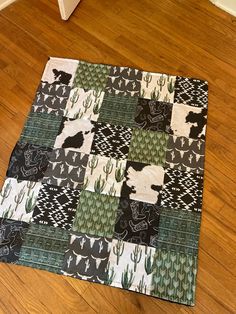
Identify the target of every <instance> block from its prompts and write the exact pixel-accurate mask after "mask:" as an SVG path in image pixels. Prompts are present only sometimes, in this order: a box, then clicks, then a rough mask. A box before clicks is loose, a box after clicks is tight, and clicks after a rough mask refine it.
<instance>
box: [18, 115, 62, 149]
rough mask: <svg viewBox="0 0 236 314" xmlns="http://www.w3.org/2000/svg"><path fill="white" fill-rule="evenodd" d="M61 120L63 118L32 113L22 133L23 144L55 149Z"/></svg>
mask: <svg viewBox="0 0 236 314" xmlns="http://www.w3.org/2000/svg"><path fill="white" fill-rule="evenodd" d="M61 120H62V117H61V116H55V115H50V114H47V113H39V112H37V113H32V112H31V113H30V115H29V117H28V119H27V121H26V123H25V126H24V129H23V132H22V133H21V137H20V140H21V142H26V143H30V144H37V145H39V146H40V145H41V146H45V147H53V146H54V142H55V139H56V137H57V134H58V130H59V128H60V124H61Z"/></svg>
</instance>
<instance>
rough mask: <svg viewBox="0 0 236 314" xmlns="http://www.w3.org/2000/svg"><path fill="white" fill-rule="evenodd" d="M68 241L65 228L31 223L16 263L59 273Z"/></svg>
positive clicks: (67, 232)
mask: <svg viewBox="0 0 236 314" xmlns="http://www.w3.org/2000/svg"><path fill="white" fill-rule="evenodd" d="M68 241H69V231H67V230H64V229H61V228H55V227H51V226H47V225H38V224H31V225H30V226H29V229H28V231H27V233H26V236H25V241H24V243H23V245H22V247H21V251H20V258H19V260H18V262H17V264H19V265H24V266H30V267H34V268H39V269H44V270H48V271H51V272H54V273H60V270H61V268H62V264H63V260H64V254H65V250H66V248H67V244H68Z"/></svg>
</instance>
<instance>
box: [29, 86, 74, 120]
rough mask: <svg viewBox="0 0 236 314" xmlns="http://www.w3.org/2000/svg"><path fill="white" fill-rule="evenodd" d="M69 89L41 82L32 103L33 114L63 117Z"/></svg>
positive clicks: (68, 87)
mask: <svg viewBox="0 0 236 314" xmlns="http://www.w3.org/2000/svg"><path fill="white" fill-rule="evenodd" d="M70 90H71V87H70V86H67V85H60V84H59V85H58V84H49V83H47V82H41V83H40V85H39V87H38V90H37V93H36V96H35V99H34V103H33V107H32V110H33V112H44V113H50V114H55V115H63V114H64V109H65V108H66V104H67V100H68V98H69V94H70Z"/></svg>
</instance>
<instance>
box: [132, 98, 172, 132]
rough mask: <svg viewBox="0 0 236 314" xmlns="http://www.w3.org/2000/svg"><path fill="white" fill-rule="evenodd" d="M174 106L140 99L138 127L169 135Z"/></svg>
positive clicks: (137, 113)
mask: <svg viewBox="0 0 236 314" xmlns="http://www.w3.org/2000/svg"><path fill="white" fill-rule="evenodd" d="M171 113H172V104H169V103H166V102H160V101H156V100H152V99H144V98H139V101H138V106H137V108H136V113H135V124H136V127H138V128H141V129H145V130H150V131H164V132H167V133H169V131H170V121H171Z"/></svg>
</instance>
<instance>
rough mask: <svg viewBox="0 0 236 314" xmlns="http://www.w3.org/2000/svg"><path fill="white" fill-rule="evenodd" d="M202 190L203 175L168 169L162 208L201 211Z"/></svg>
mask: <svg viewBox="0 0 236 314" xmlns="http://www.w3.org/2000/svg"><path fill="white" fill-rule="evenodd" d="M202 190H203V177H202V175H198V174H195V173H192V172H184V171H180V170H175V169H170V168H167V169H166V170H165V178H164V186H163V190H162V191H161V206H163V207H169V208H173V209H182V210H189V211H201V209H202Z"/></svg>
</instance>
